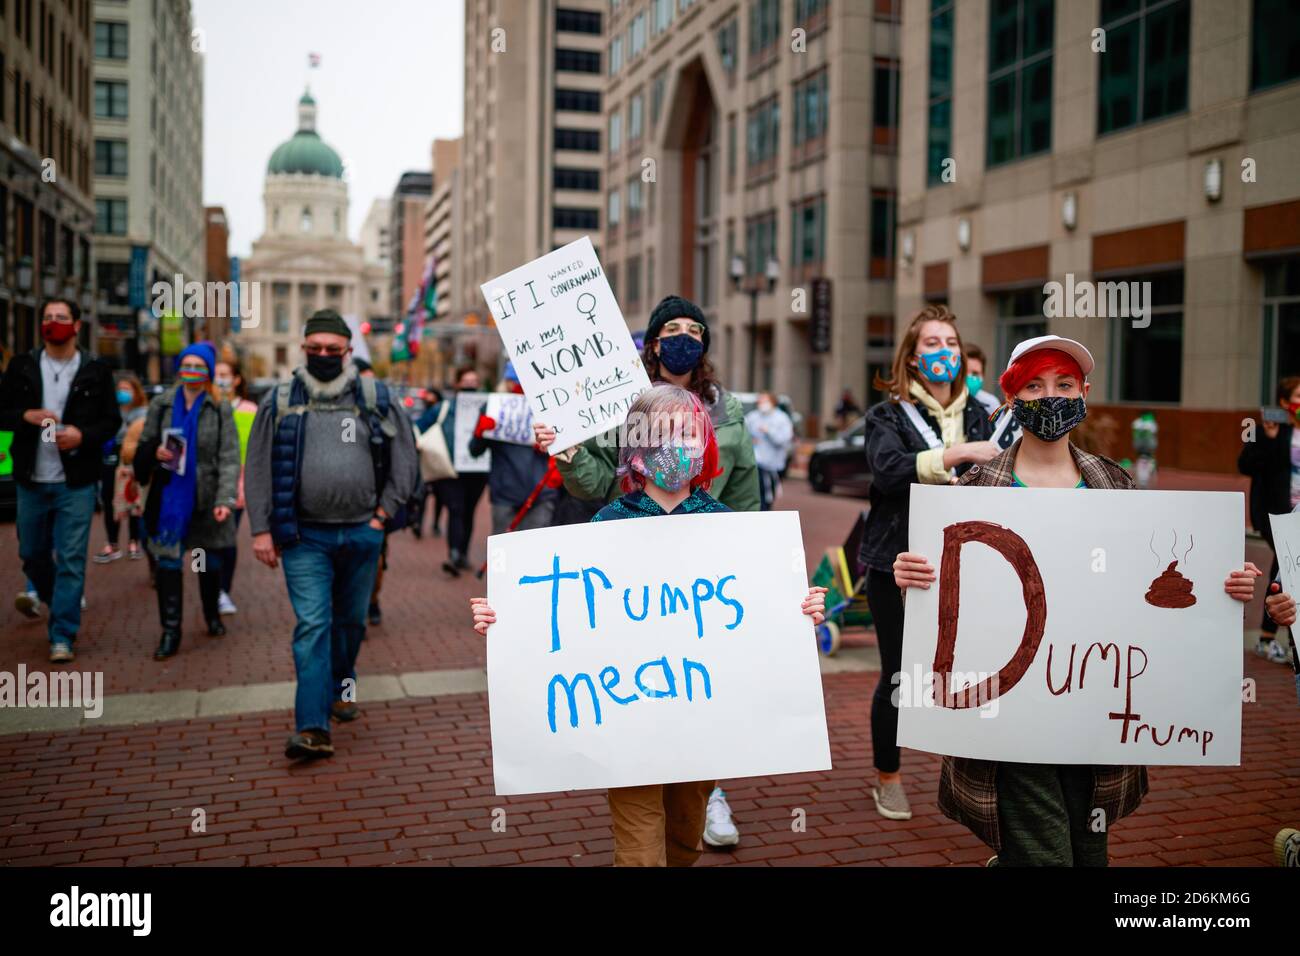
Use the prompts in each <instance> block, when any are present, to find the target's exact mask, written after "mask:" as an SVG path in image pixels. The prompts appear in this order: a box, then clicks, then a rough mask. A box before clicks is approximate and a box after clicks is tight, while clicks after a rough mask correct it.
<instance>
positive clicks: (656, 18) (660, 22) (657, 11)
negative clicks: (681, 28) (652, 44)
mask: <svg viewBox="0 0 1300 956" xmlns="http://www.w3.org/2000/svg"><path fill="white" fill-rule="evenodd" d="M672 22H673V0H651V2H650V32H651V34H652V35H654V36H658V35H659V34H661V33H663V32H664V31H665V30H667V29H668V28H669V27H670V26H671V25H672Z"/></svg>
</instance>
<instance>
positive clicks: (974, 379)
mask: <svg viewBox="0 0 1300 956" xmlns="http://www.w3.org/2000/svg"><path fill="white" fill-rule="evenodd" d="M983 387H984V378H983V376H981V375H967V376H966V390H967V391H968V392H970V393H971V394H972V395H974V394H976V393H977V392H978V391H979V390H980V389H982V388H983Z"/></svg>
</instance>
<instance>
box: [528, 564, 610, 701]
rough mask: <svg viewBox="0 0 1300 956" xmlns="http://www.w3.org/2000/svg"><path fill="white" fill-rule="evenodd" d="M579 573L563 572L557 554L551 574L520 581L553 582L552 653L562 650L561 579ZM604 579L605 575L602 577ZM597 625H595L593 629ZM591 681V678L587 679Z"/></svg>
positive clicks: (529, 576) (531, 575)
mask: <svg viewBox="0 0 1300 956" xmlns="http://www.w3.org/2000/svg"><path fill="white" fill-rule="evenodd" d="M577 577H578V572H577V571H561V570H560V556H559V555H558V554H557V555H555V556H554V557H552V559H551V573H550V574H535V575H534V574H525V575H524V576H523V577H522V578H520V579H519V583H520V584H541V583H543V582H545V581H550V582H551V652H552V653H554V652H555V651H558V650H559V649H560V579H561V578H575V579H576V578H577ZM602 577H603V575H602ZM594 626H595V625H594V624H593V627H594ZM587 679H588V680H590V679H591V678H587Z"/></svg>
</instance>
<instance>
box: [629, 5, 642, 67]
mask: <svg viewBox="0 0 1300 956" xmlns="http://www.w3.org/2000/svg"><path fill="white" fill-rule="evenodd" d="M645 28H646V16H645V11H644V10H642V11H641V12H640V13H638V14H637V15H636V16H634V17H633V18H632V23H631V25H630V26H629V27H628V28H627V46H628V52H627V55H628V59H631V58H632V57H634V56H636V55H637V54H638V53H640V52H641V51H642V50H644V49H645V41H646V29H645Z"/></svg>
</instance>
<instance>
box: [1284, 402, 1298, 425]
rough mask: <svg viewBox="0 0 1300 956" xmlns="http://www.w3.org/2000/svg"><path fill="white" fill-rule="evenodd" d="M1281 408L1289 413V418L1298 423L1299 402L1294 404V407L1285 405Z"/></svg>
mask: <svg viewBox="0 0 1300 956" xmlns="http://www.w3.org/2000/svg"><path fill="white" fill-rule="evenodd" d="M1283 407H1284V408H1286V410H1287V411H1288V412H1290V413H1291V417H1292V418H1294V419H1295V420H1296V422H1297V423H1300V402H1296V403H1295V404H1294V405H1285V406H1283Z"/></svg>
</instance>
